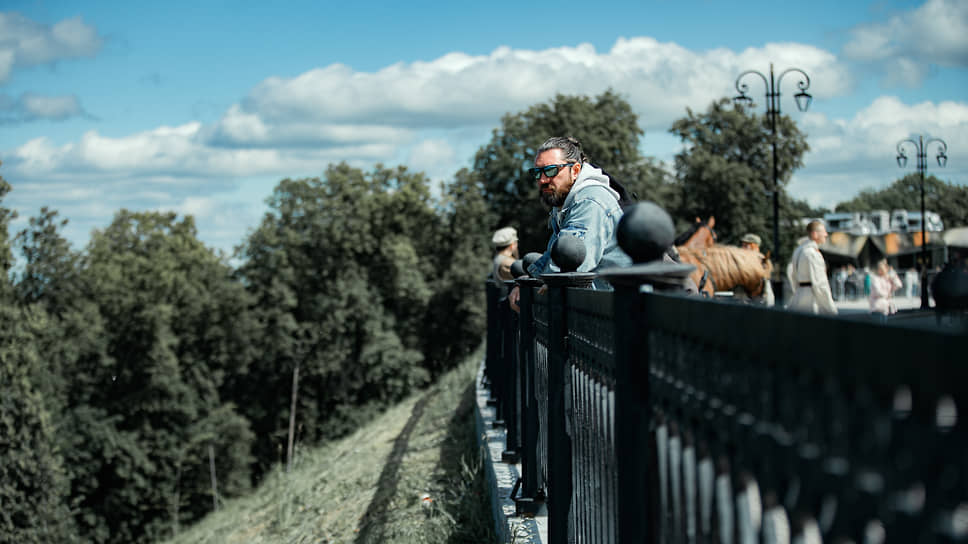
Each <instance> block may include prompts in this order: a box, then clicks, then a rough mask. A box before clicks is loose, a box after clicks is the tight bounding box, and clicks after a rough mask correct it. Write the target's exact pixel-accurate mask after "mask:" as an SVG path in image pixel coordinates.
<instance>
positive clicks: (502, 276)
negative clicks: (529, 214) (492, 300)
mask: <svg viewBox="0 0 968 544" xmlns="http://www.w3.org/2000/svg"><path fill="white" fill-rule="evenodd" d="M491 244H492V245H494V251H495V254H494V259H493V261H492V266H491V274H490V277H491V278H492V279H493V280H494V281H495V282H497V288H498V292H499V293H500V298H504V297H506V296H507V294H508V289H507V286H506V285H504V282H505V281H507V280H513V279H514V276H513V275H512V274H511V265H512V264H513V263H514V261H515V260H517V258H518V231H516V230H515V229H514V227H504V228H501V229H498V230H496V231H495V232H494V236H492V237H491Z"/></svg>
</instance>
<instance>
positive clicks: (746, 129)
mask: <svg viewBox="0 0 968 544" xmlns="http://www.w3.org/2000/svg"><path fill="white" fill-rule="evenodd" d="M670 132H672V133H673V134H675V135H676V136H678V137H679V138H680V139H681V140H682V142H683V144H684V145H685V148H684V149H683V151H682V152H680V153H679V154H678V155H676V161H675V163H676V171H677V180H676V190H677V205H676V207H675V213H674V216H675V218H676V219H677V220H678V221H684V222H686V223H688V222H691V221H692V220H693V218H695V217H702V218H703V219H705V218H706V217H708V216H710V215H713V216H715V217H716V229H717V232H718V233H719V236H720V241H722V242H725V243H738V240H739V238H740V237H741V236H742V235H743V234H745V233H747V232H754V233H758V234H760V236H761V237H762V238H763V245H764V249H766V250H773V252H774V253H775V250H774V248H772V247H771V246H772V245H773V244H772V236H771V233H772V224H773V223H772V218H773V205H772V202H773V200H772V190H773V162H772V160H773V159H772V147H771V143H772V138H773V136H772V132H771V127H770V121H769V118H768V117H767V116H765V115H764V116H761V115H756V114H753V113H752V110H749V109H746V108H745V107H743V106H734V105H733V104H732V103H731V101H730V100H729V99H725V98H724V99H721V100H719V101H716V102H713V103H712V104H710V106H709V108H708V109H707V110H706V112H705V113H702V114H696V113H694V112H693V111H692V110H687V115H686V117H684V118H682V119H679V120H677V121H676V122H675V123H673V125H672V128H671V129H670ZM808 149H809V147H808V145H807V141H806V136H805V135H804V134H803V133H802V132H800V130H799V129H798V128H797V126H796V124H795V123H794V122H793V121H792V120H791V119H790V118H789V117H787V116H785V115H780V116H779V117H778V119H777V151H776V155H777V174H778V176H777V180H778V183H779V191H780V199H779V200H780V202H781V204H783V205H784V209H781V210H780V218H781V228H783V229H785V230H790V229H793V223H792V221H793V219H794V217H793V214H792V213H791V212H792V210H791V208H790V207H789V203H790V202H791V201H790V200H789V199H788V198H787V197H786V195H785V189H784V188H785V187H786V185H787V183H788V182H789V180H790V177H791V176H792V175H793V172H794V170H796V169H797V168H800V167H801V166H803V155H804V153H805V152H806V151H807V150H808ZM790 238H791V236H789V235H788V236H786V237H785V239H787V240H788V239H790ZM790 243H791V244H792V242H790ZM784 246H785V247H787V251H786V254H789V249H790V248H789V246H786V243H784Z"/></svg>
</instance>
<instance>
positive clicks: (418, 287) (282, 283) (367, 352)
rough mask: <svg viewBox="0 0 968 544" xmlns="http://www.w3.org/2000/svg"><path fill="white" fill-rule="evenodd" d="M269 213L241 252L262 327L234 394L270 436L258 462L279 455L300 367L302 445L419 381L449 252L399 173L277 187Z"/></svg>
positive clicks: (350, 171)
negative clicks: (254, 355)
mask: <svg viewBox="0 0 968 544" xmlns="http://www.w3.org/2000/svg"><path fill="white" fill-rule="evenodd" d="M268 205H269V212H268V213H267V214H266V216H265V217H264V218H263V221H262V223H261V224H260V226H259V228H258V229H256V230H255V231H254V232H253V233H252V234H251V235H250V236H249V238H248V240H247V241H246V243H245V244H244V245H243V247H241V248H240V253H239V255H240V257H241V258H242V260H243V265H242V266H241V267H240V269H239V274H240V277H241V279H242V280H243V282H244V283H245V285H246V286H247V287H248V288H249V290H250V292H251V293H252V295H253V297H254V300H255V301H256V302H255V305H254V306H253V312H254V314H255V315H256V317H257V319H258V321H259V323H260V326H261V328H262V334H261V336H260V338H259V339H258V340H257V341H256V342H257V344H258V351H259V354H260V357H259V360H258V361H257V363H256V364H255V365H253V368H252V371H251V373H250V378H249V389H242V390H243V391H245V394H246V395H247V397H248V398H249V399H250V400H254V401H255V402H250V403H249V404H248V405H246V407H245V409H246V413H247V415H248V416H249V418H250V420H251V421H252V422H253V425H254V428H255V429H256V430H257V432H258V433H259V434H260V435H261V436H267V437H271V441H265V442H262V443H261V444H259V448H260V450H259V453H258V454H257V455H258V457H259V460H260V463H264V464H265V463H270V462H271V460H272V459H273V457H274V456H279V458H281V452H282V451H284V450H285V443H286V437H287V434H288V432H287V430H288V417H289V412H290V409H289V403H290V395H291V385H292V374H293V369H294V368H295V366H296V365H297V364H298V365H299V368H300V371H299V395H298V405H297V408H296V417H297V421H298V422H299V429H300V434H299V439H300V441H302V442H303V443H310V444H311V443H314V442H317V441H319V440H322V439H326V438H330V437H335V436H340V435H342V434H345V433H346V432H348V431H349V430H351V429H353V428H355V426H356V425H357V424H358V422H359V421H360V420H361V419H363V418H366V417H369V415H370V414H371V413H372V411H373V409H376V408H379V407H383V406H385V405H386V404H387V403H388V402H391V401H393V400H396V399H399V398H400V397H401V396H402V395H404V394H406V393H407V392H409V391H410V390H411V389H412V388H413V387H414V386H417V385H419V384H421V383H424V382H425V381H426V380H427V379H428V377H429V372H428V369H427V366H428V361H427V360H426V359H425V357H424V355H423V354H424V349H423V348H424V347H425V346H426V343H427V341H428V340H427V338H428V329H429V328H430V326H429V324H428V323H427V319H426V318H427V312H428V305H429V303H430V300H431V298H432V296H433V294H434V291H435V285H434V280H435V279H436V278H437V271H438V270H439V267H440V263H441V262H442V261H443V260H444V258H445V252H446V249H447V248H445V247H441V244H440V235H441V220H440V216H439V215H438V213H437V208H436V206H435V203H434V202H433V201H432V199H431V198H430V193H429V188H428V183H427V179H426V178H425V177H424V176H423V175H422V174H416V173H411V172H408V171H407V170H406V169H405V168H403V167H398V168H392V169H391V168H384V167H382V166H379V165H378V166H377V167H375V168H374V169H373V170H372V171H369V172H363V171H361V170H358V169H355V168H351V167H350V166H348V165H346V164H337V165H331V166H330V167H329V168H328V169H327V170H326V173H325V177H324V179H320V178H312V179H301V180H290V179H285V180H282V181H281V182H280V183H279V185H278V186H277V187H276V188H275V190H274V191H273V194H272V196H271V197H270V198H269V199H268ZM436 340H439V339H436ZM265 468H266V467H265V465H263V466H262V467H261V470H264V469H265Z"/></svg>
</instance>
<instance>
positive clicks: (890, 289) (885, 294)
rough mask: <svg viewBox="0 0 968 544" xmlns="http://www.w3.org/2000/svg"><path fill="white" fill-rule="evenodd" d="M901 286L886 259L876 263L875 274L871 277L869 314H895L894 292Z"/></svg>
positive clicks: (899, 279)
mask: <svg viewBox="0 0 968 544" xmlns="http://www.w3.org/2000/svg"><path fill="white" fill-rule="evenodd" d="M903 286H904V284H903V283H902V282H901V278H899V277H897V274H896V273H895V272H894V269H893V268H891V267H890V266H889V265H888V264H887V259H881V260H880V261H878V263H877V268H876V269H875V273H874V274H873V275H871V298H870V301H871V313H872V314H882V315H885V316H887V315H891V314H894V313H897V305H896V304H895V303H894V291H897V290H898V289H900V288H901V287H903Z"/></svg>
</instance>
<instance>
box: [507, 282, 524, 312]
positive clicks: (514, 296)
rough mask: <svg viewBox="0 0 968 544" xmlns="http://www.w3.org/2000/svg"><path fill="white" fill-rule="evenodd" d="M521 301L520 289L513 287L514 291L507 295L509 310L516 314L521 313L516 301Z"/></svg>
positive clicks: (516, 286) (517, 286)
mask: <svg viewBox="0 0 968 544" xmlns="http://www.w3.org/2000/svg"><path fill="white" fill-rule="evenodd" d="M519 300H521V287H520V286H519V285H515V286H514V289H511V292H510V293H508V304H510V305H511V309H512V310H514V311H515V312H517V313H521V308H520V307H519V306H518V301H519Z"/></svg>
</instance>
